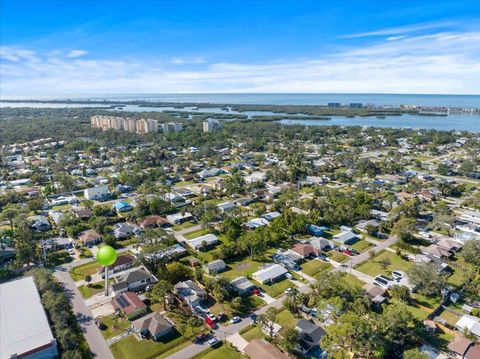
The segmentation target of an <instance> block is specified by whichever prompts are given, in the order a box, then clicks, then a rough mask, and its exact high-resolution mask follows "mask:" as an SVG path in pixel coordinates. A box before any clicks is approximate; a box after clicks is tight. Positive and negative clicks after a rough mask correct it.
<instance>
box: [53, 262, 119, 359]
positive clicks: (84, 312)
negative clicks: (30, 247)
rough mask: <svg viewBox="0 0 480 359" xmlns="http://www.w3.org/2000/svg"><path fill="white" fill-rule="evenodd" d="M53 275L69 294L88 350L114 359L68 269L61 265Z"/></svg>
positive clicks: (106, 358)
mask: <svg viewBox="0 0 480 359" xmlns="http://www.w3.org/2000/svg"><path fill="white" fill-rule="evenodd" d="M53 275H54V276H55V277H56V278H57V279H58V281H59V282H61V283H62V284H63V286H64V287H65V289H66V290H67V291H68V292H70V293H69V294H71V296H72V297H71V305H72V309H73V313H74V314H75V315H76V317H77V320H78V322H79V324H80V326H81V328H82V329H83V331H84V335H85V338H86V339H87V343H88V345H89V347H90V350H91V351H92V353H93V354H94V356H95V357H96V358H99V359H114V357H113V355H112V352H111V351H110V348H109V346H108V344H107V342H106V341H105V339H104V338H103V336H102V333H100V330H99V329H98V328H97V326H96V325H95V321H94V319H93V315H92V312H91V311H90V309H89V308H88V307H87V306H86V304H85V301H84V300H83V298H82V296H81V294H80V292H79V291H78V289H77V287H76V286H75V282H74V281H73V280H72V278H71V277H70V274H69V273H68V270H66V269H65V268H63V267H58V268H57V269H56V270H55V272H54V273H53Z"/></svg>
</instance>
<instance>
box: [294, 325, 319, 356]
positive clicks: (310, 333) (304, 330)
mask: <svg viewBox="0 0 480 359" xmlns="http://www.w3.org/2000/svg"><path fill="white" fill-rule="evenodd" d="M295 329H296V330H297V331H298V333H299V335H300V345H299V347H298V348H297V349H298V351H299V352H300V353H301V354H303V355H305V354H307V353H308V352H309V351H311V350H312V349H314V348H319V347H320V340H321V339H322V337H323V336H324V335H325V334H326V332H325V330H323V328H322V327H319V326H318V325H316V324H315V323H314V322H312V321H310V320H306V319H300V320H299V321H298V322H297V325H296V326H295Z"/></svg>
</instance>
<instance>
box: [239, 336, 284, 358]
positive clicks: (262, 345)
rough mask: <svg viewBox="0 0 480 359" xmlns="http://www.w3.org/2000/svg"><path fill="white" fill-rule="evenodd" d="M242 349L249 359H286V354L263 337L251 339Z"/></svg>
mask: <svg viewBox="0 0 480 359" xmlns="http://www.w3.org/2000/svg"><path fill="white" fill-rule="evenodd" d="M243 351H244V353H245V354H247V355H248V357H249V358H251V359H288V356H286V355H285V354H283V353H282V352H281V351H280V350H278V349H277V348H275V347H274V346H273V345H272V344H270V343H269V342H267V341H266V340H265V339H253V340H251V341H250V343H248V345H247V346H246V347H245V348H244V349H243Z"/></svg>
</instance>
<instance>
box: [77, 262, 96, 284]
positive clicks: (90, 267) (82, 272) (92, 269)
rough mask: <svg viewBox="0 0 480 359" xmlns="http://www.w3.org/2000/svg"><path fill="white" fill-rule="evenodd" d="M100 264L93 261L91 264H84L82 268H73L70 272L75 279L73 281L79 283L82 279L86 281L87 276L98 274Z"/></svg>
mask: <svg viewBox="0 0 480 359" xmlns="http://www.w3.org/2000/svg"><path fill="white" fill-rule="evenodd" d="M98 267H99V264H98V263H97V262H96V261H92V262H89V263H85V264H82V265H81V266H78V267H75V268H72V269H71V270H70V275H71V277H72V278H73V280H74V281H75V282H76V281H79V280H82V279H85V276H86V275H87V274H89V275H92V274H95V273H97V270H98Z"/></svg>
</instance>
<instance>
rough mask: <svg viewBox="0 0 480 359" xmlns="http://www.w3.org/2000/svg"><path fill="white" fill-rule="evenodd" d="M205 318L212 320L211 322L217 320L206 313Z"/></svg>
mask: <svg viewBox="0 0 480 359" xmlns="http://www.w3.org/2000/svg"><path fill="white" fill-rule="evenodd" d="M206 314H207V315H206V318H208V319H210V320H212V321H216V320H217V317H216V316H214V315H213V314H212V313H206Z"/></svg>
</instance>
